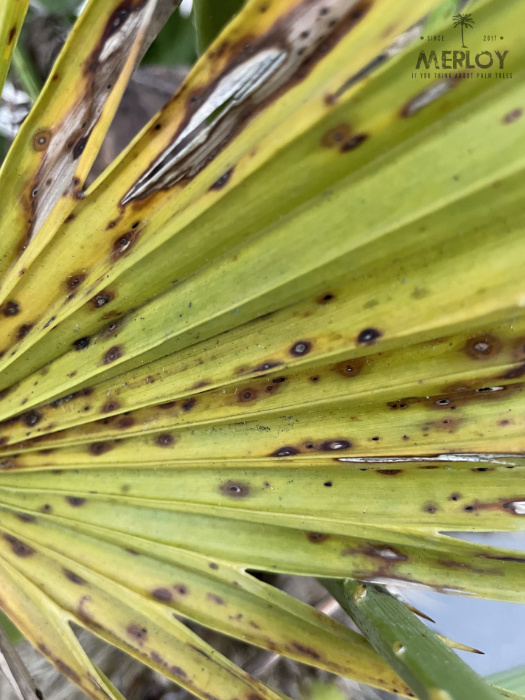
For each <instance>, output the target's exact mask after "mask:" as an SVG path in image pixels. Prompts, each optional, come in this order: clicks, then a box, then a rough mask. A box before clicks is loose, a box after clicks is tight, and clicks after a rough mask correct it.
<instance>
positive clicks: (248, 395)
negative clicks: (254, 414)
mask: <svg viewBox="0 0 525 700" xmlns="http://www.w3.org/2000/svg"><path fill="white" fill-rule="evenodd" d="M236 396H237V401H238V402H239V403H249V402H251V401H255V400H256V399H257V390H256V389H251V388H248V389H240V390H239V391H238V392H237V394H236Z"/></svg>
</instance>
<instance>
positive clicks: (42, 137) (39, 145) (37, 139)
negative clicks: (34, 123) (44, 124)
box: [33, 129, 51, 151]
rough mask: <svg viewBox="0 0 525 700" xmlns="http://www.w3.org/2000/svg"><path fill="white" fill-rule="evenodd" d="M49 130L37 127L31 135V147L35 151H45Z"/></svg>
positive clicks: (49, 136) (49, 135)
mask: <svg viewBox="0 0 525 700" xmlns="http://www.w3.org/2000/svg"><path fill="white" fill-rule="evenodd" d="M50 139H51V131H50V130H49V129H39V130H38V131H37V132H36V134H35V135H34V136H33V148H34V149H35V151H45V150H46V148H47V147H48V146H49V141H50Z"/></svg>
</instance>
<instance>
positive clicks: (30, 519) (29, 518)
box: [18, 513, 36, 523]
mask: <svg viewBox="0 0 525 700" xmlns="http://www.w3.org/2000/svg"><path fill="white" fill-rule="evenodd" d="M18 519H19V520H21V521H22V522H23V523H34V522H35V521H36V518H35V516H34V515H31V514H30V513H18Z"/></svg>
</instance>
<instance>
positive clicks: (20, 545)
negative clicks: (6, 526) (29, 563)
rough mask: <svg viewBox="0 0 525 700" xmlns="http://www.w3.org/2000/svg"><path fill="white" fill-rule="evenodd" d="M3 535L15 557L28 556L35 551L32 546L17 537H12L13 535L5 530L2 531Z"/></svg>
mask: <svg viewBox="0 0 525 700" xmlns="http://www.w3.org/2000/svg"><path fill="white" fill-rule="evenodd" d="M3 537H4V540H5V541H6V542H9V544H10V545H11V550H12V552H13V554H16V556H17V557H22V558H25V557H30V556H32V555H33V554H34V553H35V550H34V549H33V548H32V547H30V546H29V545H28V544H26V543H25V542H22V540H19V539H18V537H13V535H9V534H8V533H7V532H4V533H3Z"/></svg>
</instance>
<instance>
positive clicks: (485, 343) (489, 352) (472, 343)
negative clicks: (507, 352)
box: [464, 333, 503, 360]
mask: <svg viewBox="0 0 525 700" xmlns="http://www.w3.org/2000/svg"><path fill="white" fill-rule="evenodd" d="M502 347H503V344H502V342H501V340H499V338H496V336H494V335H491V334H490V333H478V334H477V335H474V336H472V338H469V339H468V340H467V342H466V343H465V347H464V350H465V352H466V353H467V355H468V356H469V357H471V358H472V359H473V360H489V359H491V358H493V357H496V355H498V354H499V353H500V352H501V349H502Z"/></svg>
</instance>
